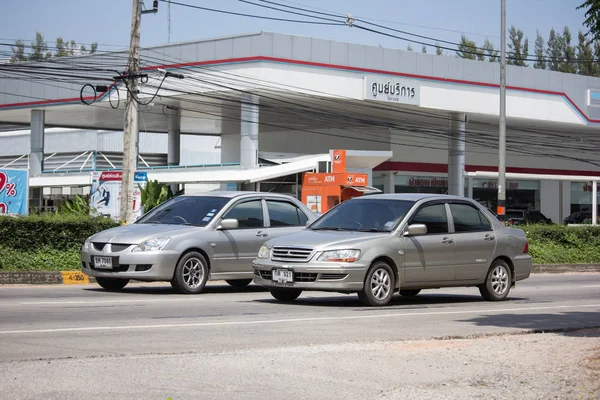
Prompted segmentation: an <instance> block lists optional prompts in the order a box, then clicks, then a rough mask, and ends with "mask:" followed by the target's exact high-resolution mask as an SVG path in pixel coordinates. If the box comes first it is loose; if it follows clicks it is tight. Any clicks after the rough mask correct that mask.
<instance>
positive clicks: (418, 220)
mask: <svg viewBox="0 0 600 400" xmlns="http://www.w3.org/2000/svg"><path fill="white" fill-rule="evenodd" d="M410 223H411V224H424V225H425V226H426V227H427V233H428V234H436V233H448V215H447V214H446V206H445V205H444V204H434V205H430V206H425V207H423V208H421V209H420V210H419V211H417V213H416V214H415V216H414V217H412V219H411V222H410Z"/></svg>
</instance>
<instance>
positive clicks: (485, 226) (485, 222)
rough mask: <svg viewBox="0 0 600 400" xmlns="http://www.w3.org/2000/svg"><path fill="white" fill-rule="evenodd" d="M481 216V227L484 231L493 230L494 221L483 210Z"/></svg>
mask: <svg viewBox="0 0 600 400" xmlns="http://www.w3.org/2000/svg"><path fill="white" fill-rule="evenodd" d="M479 218H480V219H481V228H482V230H483V231H484V232H488V231H493V229H492V223H491V222H490V220H489V219H487V217H486V216H485V214H484V213H482V212H481V211H480V212H479Z"/></svg>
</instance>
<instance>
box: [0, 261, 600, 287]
mask: <svg viewBox="0 0 600 400" xmlns="http://www.w3.org/2000/svg"><path fill="white" fill-rule="evenodd" d="M569 272H600V264H537V265H534V266H533V271H532V273H534V274H561V273H569ZM85 283H96V279H94V278H92V277H88V276H87V275H85V274H83V273H81V272H79V271H48V272H44V271H31V272H20V271H14V272H13V271H11V272H0V285H49V284H64V285H73V284H85Z"/></svg>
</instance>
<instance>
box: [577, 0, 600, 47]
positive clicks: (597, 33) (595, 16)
mask: <svg viewBox="0 0 600 400" xmlns="http://www.w3.org/2000/svg"><path fill="white" fill-rule="evenodd" d="M576 9H577V10H581V9H584V10H586V11H585V21H583V25H584V26H586V27H587V28H588V29H589V30H588V32H587V33H586V36H591V39H592V40H598V39H600V1H598V0H586V1H585V2H584V3H583V4H581V5H579V6H578V7H577V8H576Z"/></svg>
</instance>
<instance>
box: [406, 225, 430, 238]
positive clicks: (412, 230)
mask: <svg viewBox="0 0 600 400" xmlns="http://www.w3.org/2000/svg"><path fill="white" fill-rule="evenodd" d="M426 233H427V226H426V225H425V224H412V225H409V226H408V228H406V231H405V232H404V236H419V235H425V234H426Z"/></svg>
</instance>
